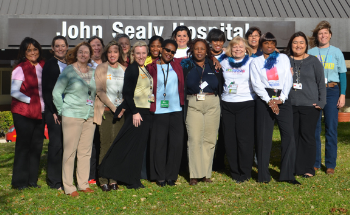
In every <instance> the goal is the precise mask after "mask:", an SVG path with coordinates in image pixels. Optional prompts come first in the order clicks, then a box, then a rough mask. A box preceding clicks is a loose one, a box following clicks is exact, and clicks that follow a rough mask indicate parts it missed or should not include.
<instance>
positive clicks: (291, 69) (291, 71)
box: [290, 67, 294, 76]
mask: <svg viewBox="0 0 350 215" xmlns="http://www.w3.org/2000/svg"><path fill="white" fill-rule="evenodd" d="M290 73H292V76H293V75H294V71H293V67H291V68H290Z"/></svg>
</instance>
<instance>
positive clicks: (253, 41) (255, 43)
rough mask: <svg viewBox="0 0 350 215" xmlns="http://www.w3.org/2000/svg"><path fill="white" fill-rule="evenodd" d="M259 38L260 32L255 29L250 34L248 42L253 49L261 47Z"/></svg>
mask: <svg viewBox="0 0 350 215" xmlns="http://www.w3.org/2000/svg"><path fill="white" fill-rule="evenodd" d="M259 39H260V34H259V32H258V31H254V32H253V33H252V34H251V35H249V36H248V44H249V46H250V47H252V48H253V49H257V48H258V47H259Z"/></svg>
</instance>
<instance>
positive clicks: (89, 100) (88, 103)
mask: <svg viewBox="0 0 350 215" xmlns="http://www.w3.org/2000/svg"><path fill="white" fill-rule="evenodd" d="M86 105H89V106H91V107H92V106H94V102H93V101H92V100H91V99H88V100H86Z"/></svg>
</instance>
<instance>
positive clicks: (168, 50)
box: [163, 47, 176, 54]
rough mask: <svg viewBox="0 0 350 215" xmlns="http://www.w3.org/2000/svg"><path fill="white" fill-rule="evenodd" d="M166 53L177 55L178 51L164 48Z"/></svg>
mask: <svg viewBox="0 0 350 215" xmlns="http://www.w3.org/2000/svg"><path fill="white" fill-rule="evenodd" d="M163 49H164V50H165V51H166V52H170V53H171V54H175V53H176V51H172V50H170V49H167V48H165V47H164V48H163Z"/></svg>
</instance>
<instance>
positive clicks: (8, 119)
mask: <svg viewBox="0 0 350 215" xmlns="http://www.w3.org/2000/svg"><path fill="white" fill-rule="evenodd" d="M11 125H13V119H12V113H11V111H0V136H3V135H5V134H6V133H7V130H8V129H9V127H10V126H11Z"/></svg>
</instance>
